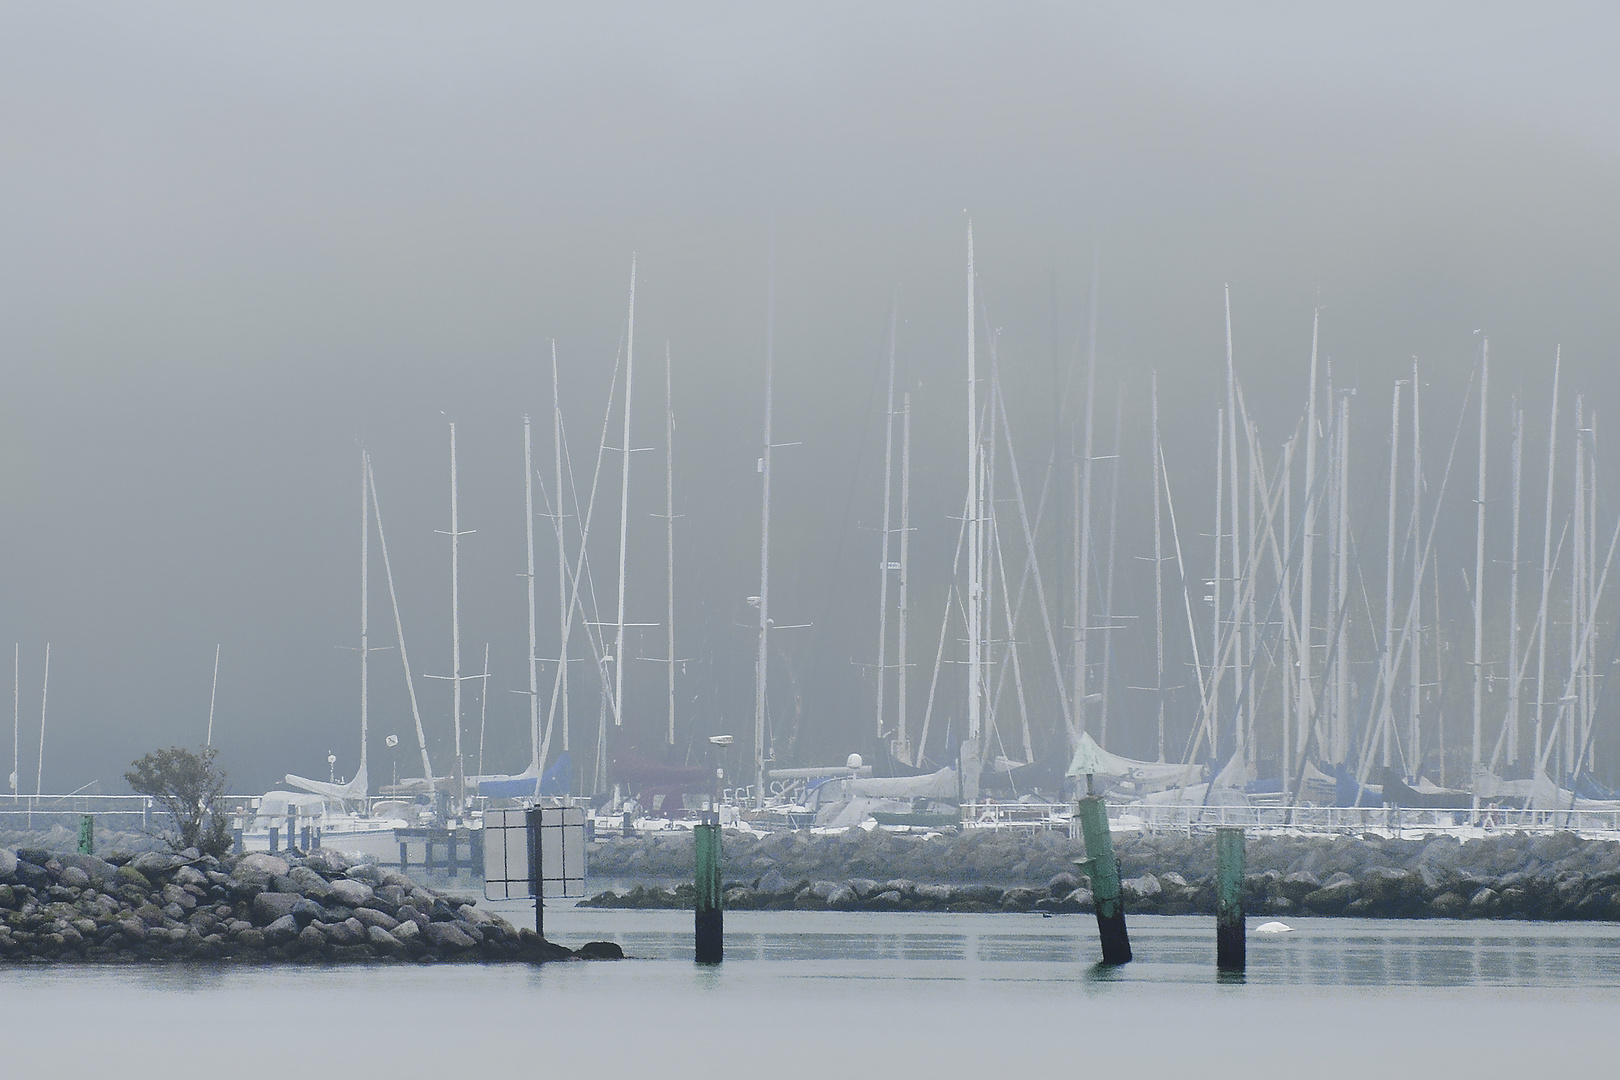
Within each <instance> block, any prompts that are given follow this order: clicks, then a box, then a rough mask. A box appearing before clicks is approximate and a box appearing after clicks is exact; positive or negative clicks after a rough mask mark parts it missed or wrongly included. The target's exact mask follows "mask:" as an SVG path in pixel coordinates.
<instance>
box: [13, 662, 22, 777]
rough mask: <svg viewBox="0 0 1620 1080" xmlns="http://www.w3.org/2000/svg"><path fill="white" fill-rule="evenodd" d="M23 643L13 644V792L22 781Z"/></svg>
mask: <svg viewBox="0 0 1620 1080" xmlns="http://www.w3.org/2000/svg"><path fill="white" fill-rule="evenodd" d="M21 752H22V643H21V642H12V645H11V794H12V795H16V794H17V792H18V790H19V785H21V783H22V763H21V761H20V760H19V758H18V755H19V754H20V753H21Z"/></svg>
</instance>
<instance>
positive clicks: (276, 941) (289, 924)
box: [264, 915, 299, 945]
mask: <svg viewBox="0 0 1620 1080" xmlns="http://www.w3.org/2000/svg"><path fill="white" fill-rule="evenodd" d="M298 930H299V928H298V920H297V919H294V918H293V917H292V916H291V915H283V916H282V917H281V918H279V919H277V920H275V921H274V922H272V923H271V924H270V925H268V926H266V927H265V928H264V940H265V941H267V942H269V943H270V944H271V945H285V944H287V942H289V941H291V940H292V939H293V938H295V937H297V936H298Z"/></svg>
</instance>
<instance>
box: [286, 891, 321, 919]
mask: <svg viewBox="0 0 1620 1080" xmlns="http://www.w3.org/2000/svg"><path fill="white" fill-rule="evenodd" d="M289 914H291V915H292V917H293V918H295V919H297V920H298V922H299V924H300V925H302V926H308V925H309V924H310V923H312V922H314V921H315V920H316V919H318V918H320V917H321V916H322V915H323V914H325V912H324V910H323V909H322V908H321V905H319V904H317V903H316V902H315V901H313V900H311V899H309V898H308V897H304V896H300V897H299V898H298V899H297V900H296V901H294V902H293V906H292V910H291V911H290V912H289Z"/></svg>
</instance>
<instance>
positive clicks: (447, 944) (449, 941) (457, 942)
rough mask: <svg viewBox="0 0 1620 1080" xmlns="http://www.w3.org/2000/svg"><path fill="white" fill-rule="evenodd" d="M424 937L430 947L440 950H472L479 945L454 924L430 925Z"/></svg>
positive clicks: (424, 932)
mask: <svg viewBox="0 0 1620 1080" xmlns="http://www.w3.org/2000/svg"><path fill="white" fill-rule="evenodd" d="M396 936H398V935H397V933H396ZM422 936H423V937H425V938H427V940H428V943H429V944H430V945H432V946H434V947H435V948H439V949H456V950H461V949H470V948H472V947H473V946H474V945H476V944H477V942H475V941H474V940H473V939H472V938H471V937H469V936H468V935H467V934H465V933H463V932H462V931H461V930H460V929H459V928H458V927H457V926H456V925H455V924H454V923H447V922H436V923H428V925H427V929H425V930H423V931H422Z"/></svg>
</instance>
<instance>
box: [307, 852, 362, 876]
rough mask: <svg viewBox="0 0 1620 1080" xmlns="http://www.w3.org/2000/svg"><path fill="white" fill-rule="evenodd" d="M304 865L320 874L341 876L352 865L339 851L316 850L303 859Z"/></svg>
mask: <svg viewBox="0 0 1620 1080" xmlns="http://www.w3.org/2000/svg"><path fill="white" fill-rule="evenodd" d="M304 865H305V866H307V867H309V868H310V869H311V870H312V871H316V872H318V873H322V874H341V873H343V872H344V871H345V870H347V869H348V868H349V867H350V866H352V865H354V864H353V863H351V862H350V861H349V859H348V857H347V856H345V855H344V854H343V853H342V852H341V851H333V850H332V849H331V848H316V849H315V850H314V851H312V852H310V853H309V855H308V856H306V857H305V859H304Z"/></svg>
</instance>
